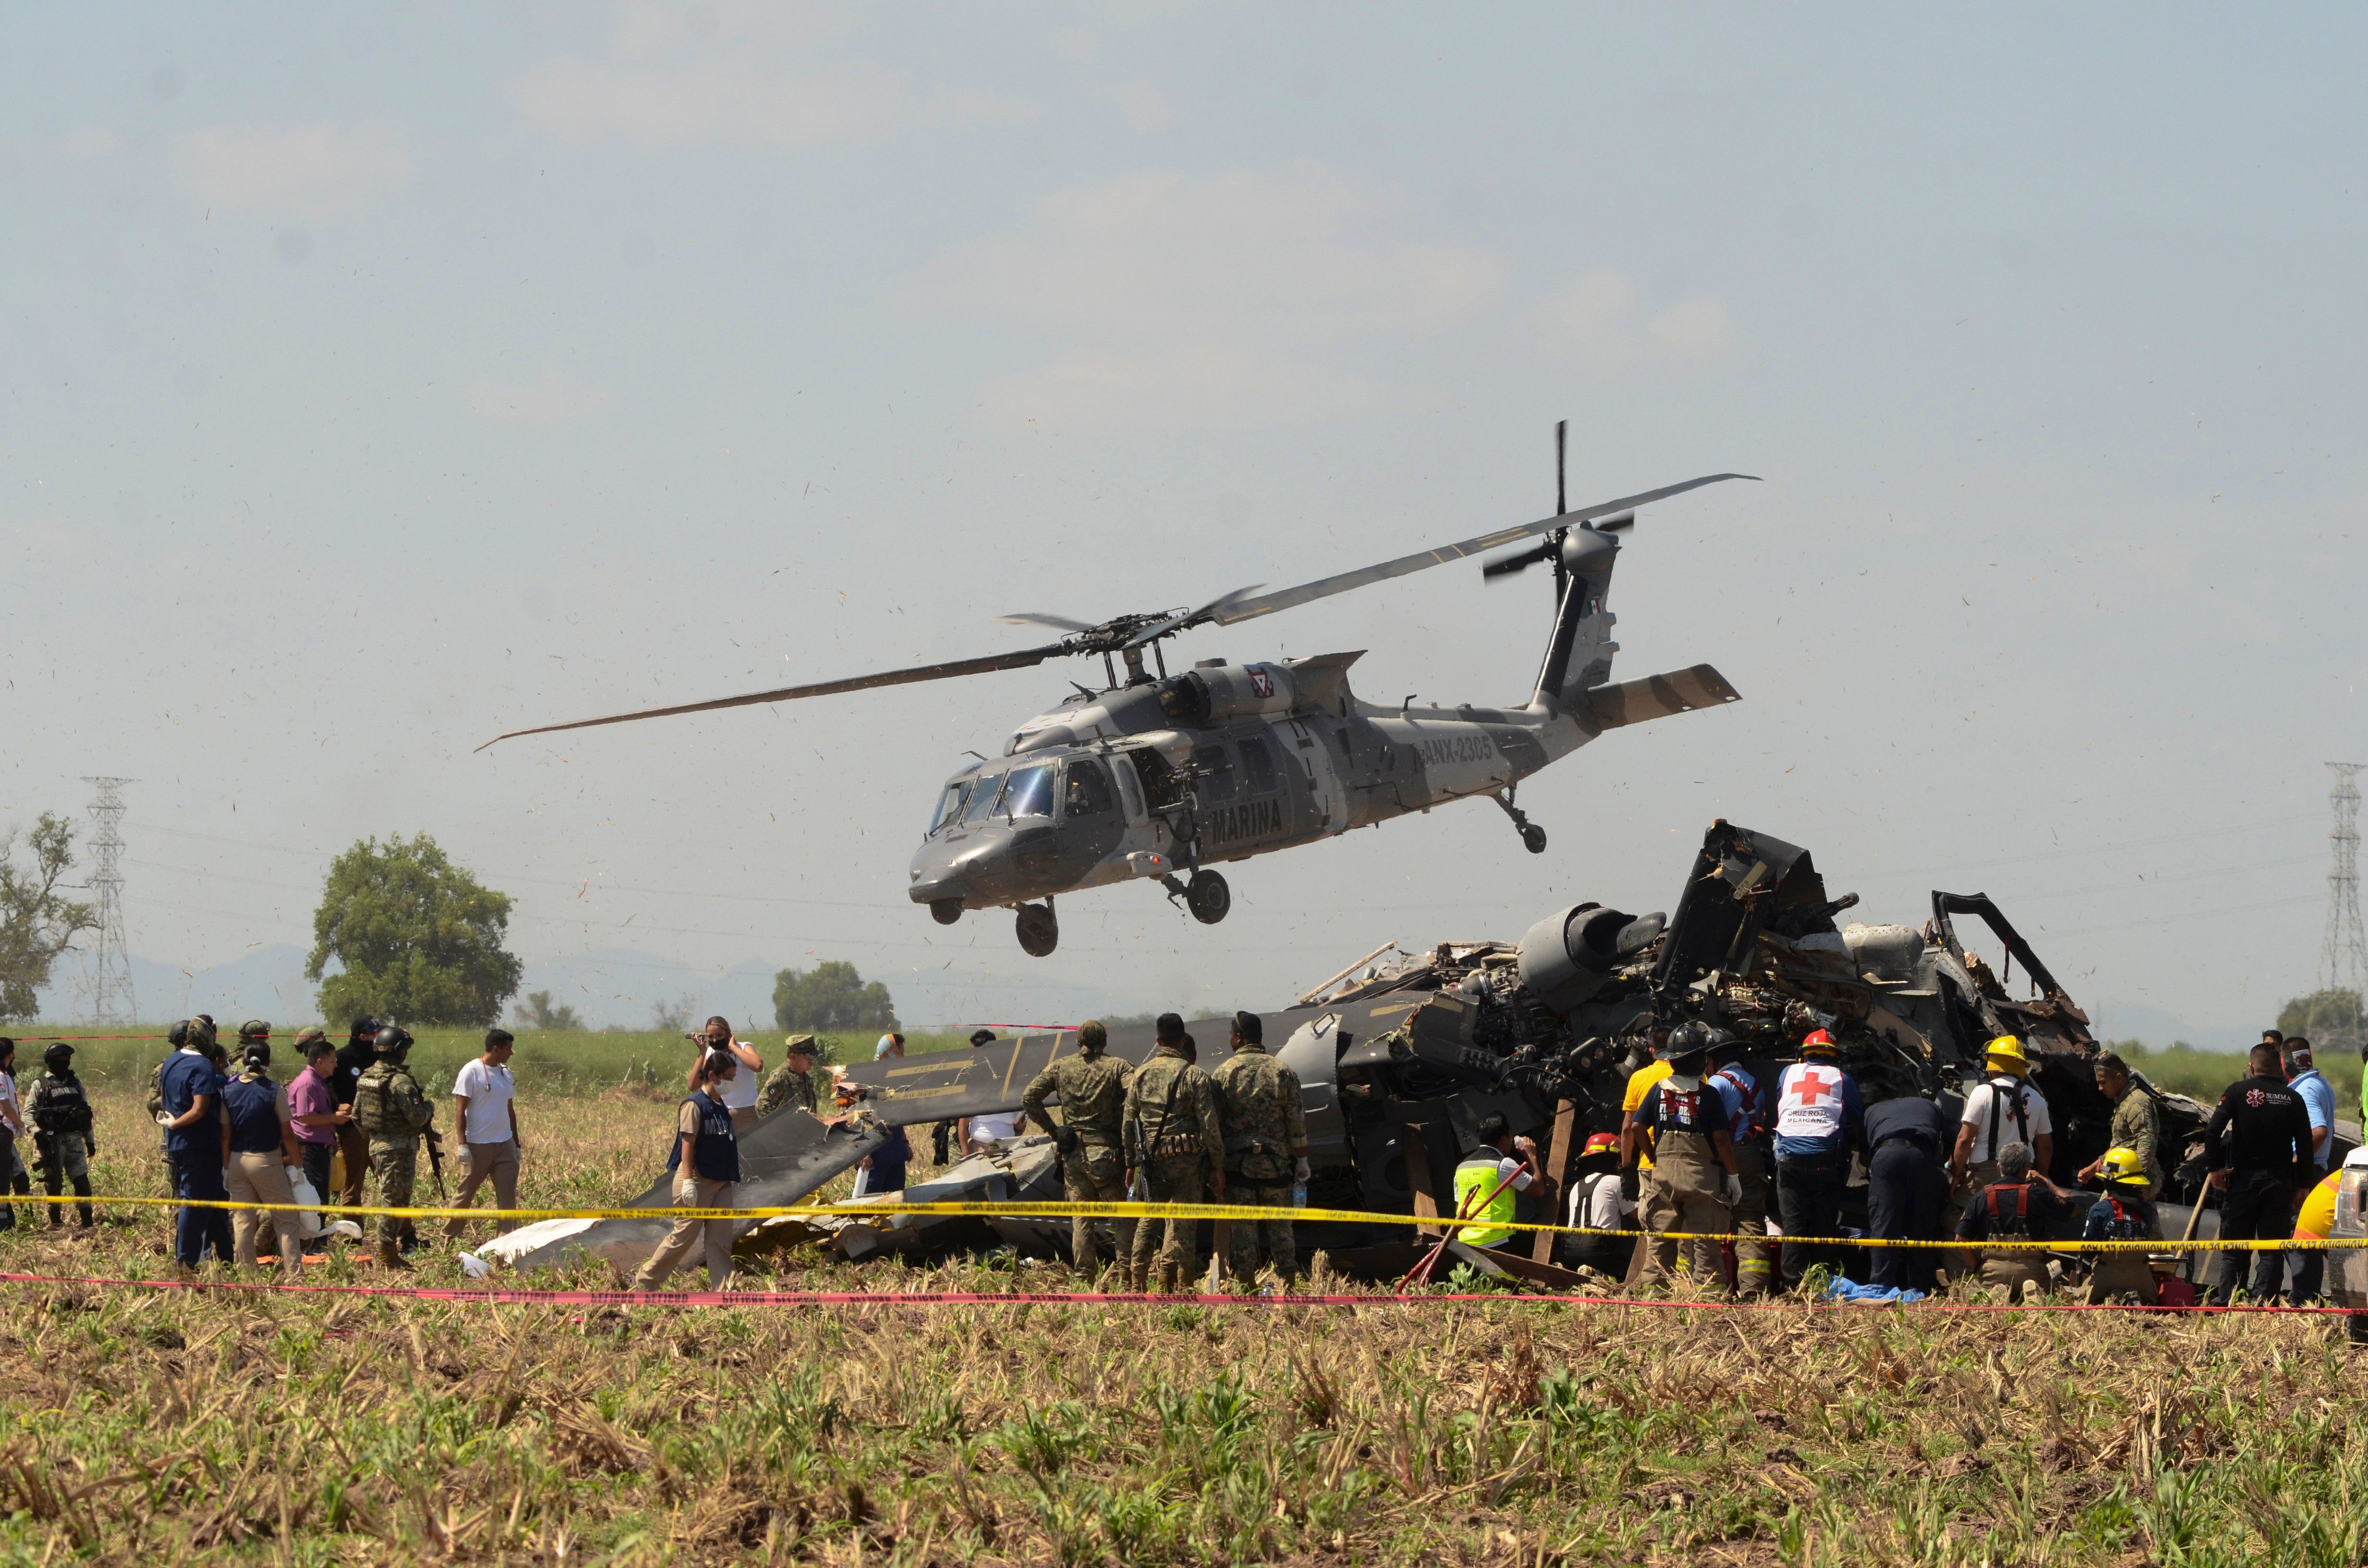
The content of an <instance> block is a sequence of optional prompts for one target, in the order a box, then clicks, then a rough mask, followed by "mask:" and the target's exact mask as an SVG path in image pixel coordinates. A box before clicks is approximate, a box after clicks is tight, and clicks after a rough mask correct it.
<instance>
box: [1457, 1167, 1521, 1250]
mask: <svg viewBox="0 0 2368 1568" xmlns="http://www.w3.org/2000/svg"><path fill="white" fill-rule="evenodd" d="M1500 1179H1502V1178H1500V1177H1499V1176H1497V1156H1496V1154H1494V1153H1480V1154H1475V1155H1474V1156H1473V1157H1472V1158H1470V1159H1468V1160H1466V1161H1464V1162H1463V1164H1462V1165H1458V1166H1456V1167H1455V1211H1456V1213H1458V1214H1459V1215H1462V1216H1463V1218H1464V1219H1467V1220H1488V1221H1495V1222H1496V1223H1495V1224H1492V1225H1491V1226H1490V1227H1488V1228H1487V1229H1485V1230H1480V1229H1467V1230H1464V1231H1463V1232H1461V1233H1458V1235H1457V1237H1456V1239H1457V1240H1458V1241H1461V1242H1463V1244H1465V1245H1467V1246H1475V1247H1492V1246H1495V1245H1496V1244H1497V1243H1498V1242H1501V1241H1503V1240H1505V1239H1506V1238H1507V1237H1508V1236H1510V1235H1511V1234H1512V1232H1511V1231H1509V1230H1503V1229H1499V1228H1497V1227H1498V1226H1501V1225H1503V1224H1504V1223H1505V1222H1506V1221H1509V1220H1511V1219H1512V1218H1513V1184H1512V1183H1511V1182H1510V1181H1506V1182H1505V1190H1504V1191H1502V1192H1498V1193H1497V1196H1496V1197H1494V1198H1489V1197H1488V1194H1489V1193H1490V1192H1491V1191H1494V1190H1495V1188H1496V1186H1497V1182H1498V1181H1499V1180H1500ZM1482 1199H1487V1201H1486V1202H1485V1203H1484V1202H1482V1201H1481V1200H1482Z"/></svg>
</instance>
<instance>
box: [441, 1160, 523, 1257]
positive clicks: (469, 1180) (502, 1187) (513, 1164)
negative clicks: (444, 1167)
mask: <svg viewBox="0 0 2368 1568" xmlns="http://www.w3.org/2000/svg"><path fill="white" fill-rule="evenodd" d="M488 1179H490V1180H491V1181H492V1182H493V1184H494V1207H495V1208H496V1209H515V1208H517V1207H518V1144H517V1143H516V1142H512V1141H511V1140H509V1139H507V1138H505V1139H503V1140H502V1141H501V1142H498V1143H463V1144H461V1190H460V1191H458V1192H456V1193H454V1194H453V1195H452V1207H453V1208H455V1209H466V1208H469V1207H470V1206H471V1205H472V1204H473V1203H474V1202H475V1201H476V1197H477V1188H478V1187H482V1186H484V1184H485V1182H486V1181H487V1180H488ZM467 1223H468V1221H466V1220H452V1221H447V1222H446V1223H445V1226H444V1233H445V1234H446V1235H448V1236H451V1237H455V1238H457V1237H458V1236H459V1235H460V1234H461V1227H462V1226H463V1225H466V1224H467ZM517 1229H518V1221H516V1220H496V1221H494V1234H495V1235H497V1236H506V1235H507V1234H509V1233H511V1232H512V1231H515V1230H517Z"/></svg>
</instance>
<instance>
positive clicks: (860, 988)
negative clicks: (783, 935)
mask: <svg viewBox="0 0 2368 1568" xmlns="http://www.w3.org/2000/svg"><path fill="white" fill-rule="evenodd" d="M773 1021H774V1022H775V1023H778V1024H780V1026H781V1028H785V1029H893V1028H895V1027H896V1007H895V1005H894V1003H892V1002H890V1001H889V1000H888V988H887V987H886V986H884V985H882V984H881V983H879V982H878V981H876V980H875V981H873V982H871V983H870V984H869V985H867V984H865V983H864V982H863V977H862V976H861V975H860V974H858V973H856V971H855V966H854V965H853V964H851V963H818V964H816V965H814V968H812V969H810V970H804V971H799V970H794V969H785V970H783V971H780V973H779V974H776V975H775V976H773Z"/></svg>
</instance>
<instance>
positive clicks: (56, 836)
mask: <svg viewBox="0 0 2368 1568" xmlns="http://www.w3.org/2000/svg"><path fill="white" fill-rule="evenodd" d="M25 847H26V848H28V849H29V850H31V851H32V853H33V863H32V865H31V866H30V867H29V868H28V867H25V866H22V865H20V864H19V863H18V861H17V830H16V829H14V828H11V829H9V830H8V831H7V832H6V833H0V1018H29V1017H33V1016H34V1013H35V1012H36V1011H37V1010H38V1009H39V1007H40V1002H39V1001H38V999H37V998H36V996H35V993H36V992H38V991H40V988H41V987H42V986H44V985H47V984H48V983H50V970H51V966H53V965H54V964H56V962H57V961H58V955H59V954H60V953H63V952H64V951H65V950H66V949H67V947H68V946H69V945H71V944H72V943H73V941H74V933H75V932H77V931H87V930H89V929H90V928H91V927H92V926H95V925H97V921H95V920H94V919H92V917H91V913H90V905H88V904H86V903H73V902H71V901H70V900H68V899H66V898H63V897H62V896H61V895H60V894H59V892H58V880H59V879H60V878H62V877H63V876H64V875H65V873H66V868H68V867H69V866H72V865H73V864H74V825H73V824H71V823H69V822H67V821H66V819H65V818H63V817H61V816H59V815H57V814H56V813H54V812H42V813H41V820H40V821H39V822H37V823H35V824H33V831H32V832H31V833H29V834H27V835H25Z"/></svg>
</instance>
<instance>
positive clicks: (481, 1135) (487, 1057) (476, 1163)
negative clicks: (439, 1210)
mask: <svg viewBox="0 0 2368 1568" xmlns="http://www.w3.org/2000/svg"><path fill="white" fill-rule="evenodd" d="M515 1049H517V1048H516V1046H515V1045H514V1044H513V1042H512V1040H511V1039H510V1031H509V1030H507V1029H503V1028H493V1029H487V1030H486V1031H485V1053H484V1055H483V1056H480V1057H478V1058H477V1059H476V1060H474V1061H472V1062H467V1063H465V1064H463V1065H462V1067H461V1072H460V1075H459V1076H458V1077H456V1078H454V1079H453V1080H452V1100H453V1112H452V1125H453V1126H455V1127H457V1128H459V1129H460V1130H461V1190H460V1191H458V1192H456V1193H454V1194H453V1195H452V1207H453V1208H455V1209H466V1208H468V1207H470V1206H471V1204H472V1203H473V1202H474V1201H475V1200H476V1196H477V1188H478V1187H482V1186H484V1183H485V1182H486V1181H487V1180H489V1179H490V1180H491V1181H492V1182H493V1184H494V1206H495V1208H497V1209H515V1208H517V1207H518V1153H519V1150H520V1148H521V1147H522V1145H521V1144H520V1143H519V1142H518V1088H517V1085H515V1084H513V1083H512V1082H511V1079H510V1052H511V1051H514V1050H515ZM462 1223H463V1221H460V1220H454V1221H450V1222H449V1223H448V1224H446V1225H445V1227H444V1233H445V1234H446V1235H447V1236H452V1237H458V1236H459V1235H460V1233H461V1224H462ZM517 1229H518V1221H516V1220H496V1221H494V1233H495V1235H502V1234H505V1233H507V1232H510V1231H515V1230H517Z"/></svg>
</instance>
